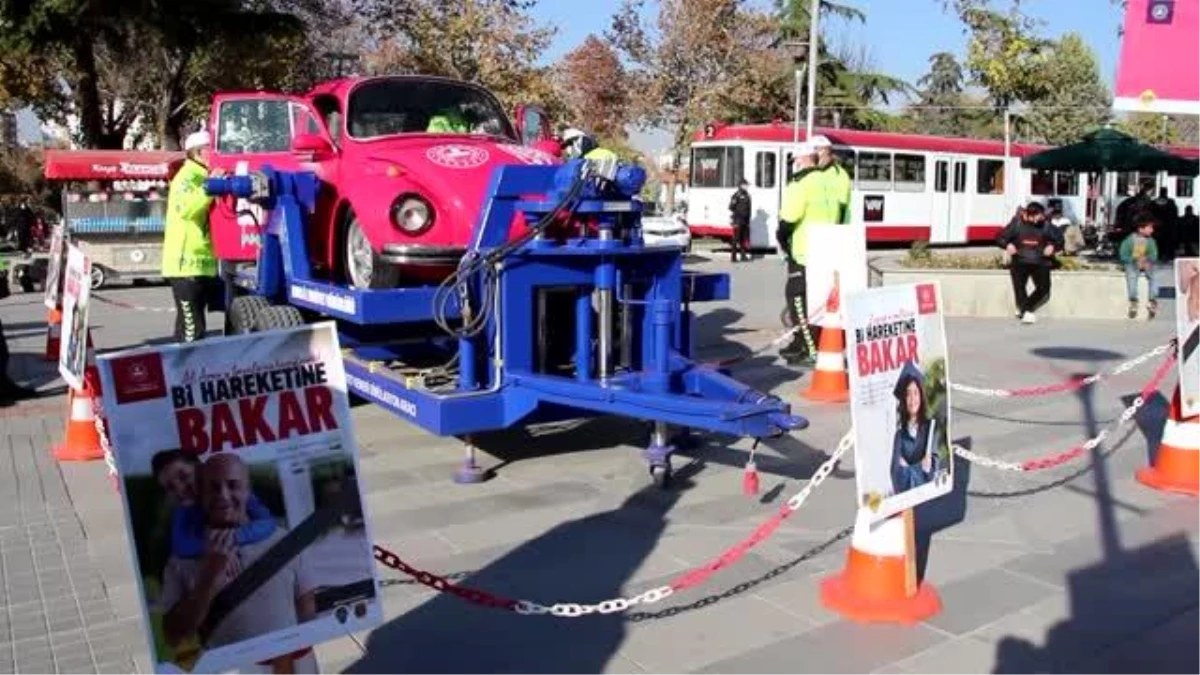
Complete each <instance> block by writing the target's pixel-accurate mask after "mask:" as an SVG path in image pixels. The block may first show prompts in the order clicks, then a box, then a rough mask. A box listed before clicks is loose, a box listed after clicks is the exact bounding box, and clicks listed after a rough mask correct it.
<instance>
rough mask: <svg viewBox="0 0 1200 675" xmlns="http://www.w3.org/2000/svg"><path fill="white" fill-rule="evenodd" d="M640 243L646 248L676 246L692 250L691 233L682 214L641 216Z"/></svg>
mask: <svg viewBox="0 0 1200 675" xmlns="http://www.w3.org/2000/svg"><path fill="white" fill-rule="evenodd" d="M642 241H643V242H645V244H646V245H647V246H678V247H679V248H682V249H683V250H685V251H690V250H692V233H691V231H690V230H688V226H687V218H686V216H685V215H684V214H683V213H682V212H677V213H675V214H674V215H673V216H643V217H642Z"/></svg>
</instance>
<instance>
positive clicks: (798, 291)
mask: <svg viewBox="0 0 1200 675" xmlns="http://www.w3.org/2000/svg"><path fill="white" fill-rule="evenodd" d="M787 272H788V276H787V283H785V284H784V287H783V294H784V297H785V298H787V312H788V317H789V318H790V319H791V320H792V325H793V326H799V325H800V311H799V310H798V308H797V306H799V307H803V309H804V314H805V315H806V318H805V319H804V320H805V321H806V322H807V321H808V319H807V316H808V315H811V314H812V308H811V307H809V306H808V279H807V278H806V277H805V268H804V265H801V264H799V263H797V262H796V261H795V260H792V259H791V258H788V260H787ZM808 332H809V335H811V336H812V339H813V344H814V345H815V344H817V342H818V341H819V340H820V338H821V328H820V327H819V326H811V325H810V326H809V327H808ZM785 351H789V352H795V353H801V354H803V353H806V352H807V351H808V344H807V342H806V341H805V339H804V335H803V334H801V333H800V332H797V333H796V335H795V337H794V338H792V344H791V346H790V347H787V348H785Z"/></svg>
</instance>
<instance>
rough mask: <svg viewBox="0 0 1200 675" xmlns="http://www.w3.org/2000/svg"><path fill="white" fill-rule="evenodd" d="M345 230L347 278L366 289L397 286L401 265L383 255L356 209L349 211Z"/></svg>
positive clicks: (343, 255) (344, 253)
mask: <svg viewBox="0 0 1200 675" xmlns="http://www.w3.org/2000/svg"><path fill="white" fill-rule="evenodd" d="M343 231H344V233H345V234H344V237H343V239H342V266H343V269H344V270H345V276H346V282H347V283H348V284H349V285H350V286H352V287H354V288H360V289H364V290H365V289H381V288H395V287H396V286H397V285H398V284H399V282H400V268H398V267H396V266H395V265H392V264H390V263H387V262H385V261H384V260H383V259H382V258H380V257H379V254H378V253H376V252H375V249H374V248H373V247H372V246H371V242H370V240H369V239H367V234H366V232H364V231H363V228H362V225H360V224H359V222H358V216H356V215H354V212H350V213H348V214H347V215H346V226H345V228H344V229H343Z"/></svg>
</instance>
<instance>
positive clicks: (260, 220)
mask: <svg viewBox="0 0 1200 675" xmlns="http://www.w3.org/2000/svg"><path fill="white" fill-rule="evenodd" d="M209 124H210V133H211V134H212V139H213V141H212V148H211V149H212V153H211V157H210V159H209V162H210V163H211V164H212V168H213V169H222V170H224V171H225V172H226V173H227V174H235V175H245V174H247V173H249V172H251V171H256V170H258V169H261V168H262V167H263V166H266V165H270V166H271V167H272V168H274V169H279V170H283V171H299V170H301V169H309V170H312V169H313V168H314V167H313V166H312V164H311V162H310V161H309V160H310V159H311V158H305V157H302V156H300V155H298V154H296V153H295V152H293V150H292V141H293V140H294V139H295V138H296V137H297V136H300V135H303V134H317V135H321V136H323V137H326V138H328V135H327V134H326V131H325V129H324V127H323V125H321V124H320V123H319V122H318V121H317V116H316V115H315V114H314V113H313V110H312V108H311V106H310V105H309V104H308V102H307V101H305V100H304V99H302V98H299V97H296V96H288V95H286V94H280V93H274V92H247V93H233V94H218V95H216V96H215V97H214V98H213V103H212V110H211V116H210V120H209ZM266 217H267V214H265V213H263V211H262V209H261V208H260V207H258V206H256V205H253V204H250V203H248V202H247V201H246V200H244V199H236V200H235V199H233V198H223V199H221V200H219V201H218V202H217V203H216V204H215V205H214V206H213V210H212V212H211V214H210V216H209V222H210V225H211V227H212V233H213V247H214V249H215V250H216V253H217V256H218V257H219V258H221V259H223V260H234V261H252V260H256V259H257V256H258V246H259V237H260V235H261V228H262V227H263V226H265V225H266V222H265V219H266Z"/></svg>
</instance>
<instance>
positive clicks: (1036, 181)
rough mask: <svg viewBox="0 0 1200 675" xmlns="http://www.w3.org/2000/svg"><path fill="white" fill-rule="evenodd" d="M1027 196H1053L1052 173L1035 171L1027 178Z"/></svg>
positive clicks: (1040, 170)
mask: <svg viewBox="0 0 1200 675" xmlns="http://www.w3.org/2000/svg"><path fill="white" fill-rule="evenodd" d="M1029 194H1032V195H1041V196H1049V195H1053V194H1054V172H1053V171H1046V170H1045V169H1035V170H1034V172H1033V173H1032V174H1030V176H1029Z"/></svg>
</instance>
